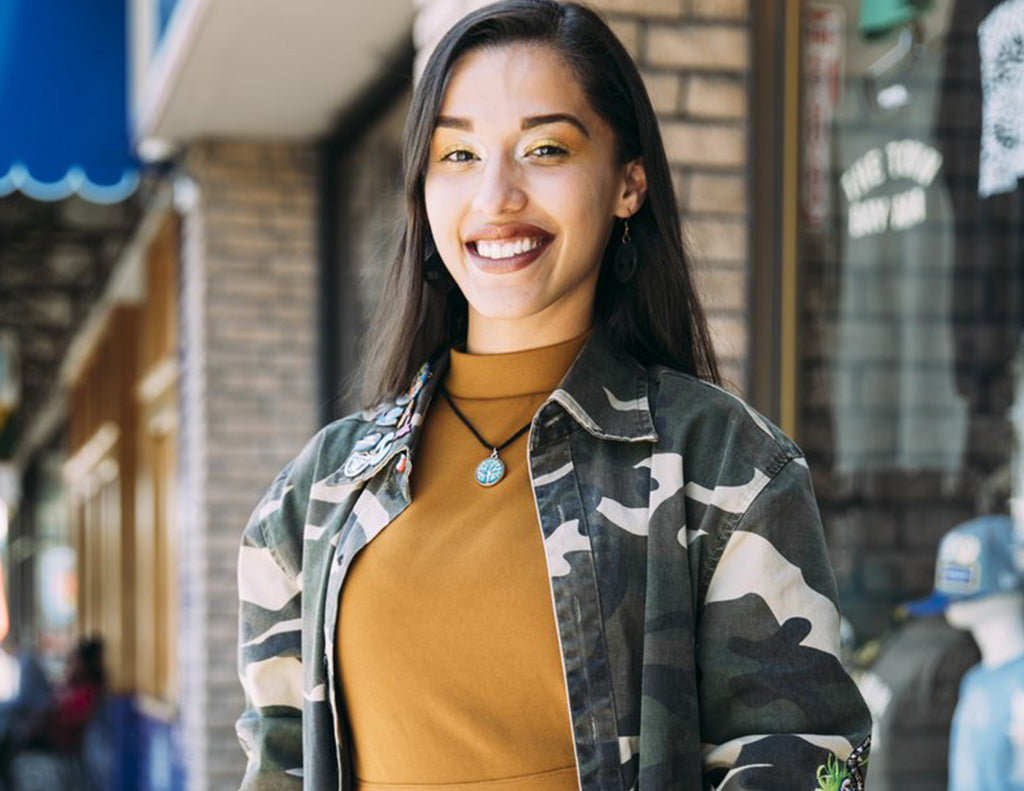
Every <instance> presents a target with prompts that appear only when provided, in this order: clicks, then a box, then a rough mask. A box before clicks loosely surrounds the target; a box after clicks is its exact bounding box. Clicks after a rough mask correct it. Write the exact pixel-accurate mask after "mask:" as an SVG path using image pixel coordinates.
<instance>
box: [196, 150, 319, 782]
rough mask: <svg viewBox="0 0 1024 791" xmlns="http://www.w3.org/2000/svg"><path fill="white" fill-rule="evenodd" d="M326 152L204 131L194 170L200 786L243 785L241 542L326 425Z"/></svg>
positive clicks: (197, 756)
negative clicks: (321, 360)
mask: <svg viewBox="0 0 1024 791" xmlns="http://www.w3.org/2000/svg"><path fill="white" fill-rule="evenodd" d="M314 164H315V159H314V156H313V151H312V149H310V148H307V147H304V146H301V145H287V144H263V143H256V142H234V141H232V142H217V141H215V142H202V143H197V144H194V145H193V146H191V147H190V149H189V150H188V152H187V156H186V159H185V166H184V169H185V171H186V172H187V173H188V175H189V176H190V177H191V178H192V179H193V180H194V182H195V184H196V186H197V187H198V191H197V196H198V197H197V200H196V201H195V202H194V204H193V205H191V206H186V207H184V216H183V224H182V231H183V237H184V238H183V252H182V278H181V283H182V285H181V288H182V295H181V296H182V298H181V302H180V304H181V316H180V319H181V336H180V337H181V345H182V349H181V353H182V373H181V459H180V463H181V480H182V486H181V499H180V521H181V529H182V535H181V537H180V540H179V546H180V559H181V570H180V603H181V612H180V626H181V628H180V632H179V634H180V635H181V638H180V639H181V644H180V648H179V650H180V661H181V702H182V718H183V726H184V727H183V734H184V740H185V744H184V745H183V747H184V752H185V757H186V766H187V771H188V788H189V789H190V791H222V790H223V791H227V789H232V791H234V789H237V788H238V783H239V781H240V779H241V774H242V771H243V767H244V757H243V754H242V752H241V749H240V747H239V746H238V744H237V741H236V739H235V735H234V721H235V719H236V718H237V716H238V715H239V714H240V712H241V710H242V706H243V699H242V693H241V688H240V686H239V683H238V678H237V670H236V660H235V656H236V640H237V618H238V615H237V612H238V610H237V589H236V557H237V550H238V542H239V539H240V536H241V531H242V527H243V526H244V524H245V522H246V520H247V518H248V516H249V513H250V511H251V510H252V508H253V506H254V505H255V504H256V501H257V500H258V499H259V497H260V495H261V494H262V492H263V491H264V490H265V489H266V487H267V486H269V484H270V482H271V480H272V479H273V477H274V476H275V475H276V473H277V472H278V470H279V469H280V468H281V466H282V465H283V464H284V463H285V462H286V461H288V459H290V458H291V457H292V456H294V455H295V454H296V453H297V452H298V450H299V449H300V448H301V446H302V445H303V444H304V442H305V441H306V440H307V439H308V438H309V437H310V436H312V434H313V433H314V432H315V431H316V429H317V427H318V426H317V420H318V409H317V404H316V386H315V385H316V381H315V380H316V360H317V355H316V271H317V270H316V257H315V244H314V242H315V199H316V192H315V180H314V179H315V170H314Z"/></svg>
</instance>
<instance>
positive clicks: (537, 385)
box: [444, 330, 590, 399]
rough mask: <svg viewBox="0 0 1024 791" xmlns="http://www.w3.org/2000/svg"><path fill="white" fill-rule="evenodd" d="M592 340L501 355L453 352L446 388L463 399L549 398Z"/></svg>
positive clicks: (580, 339)
mask: <svg viewBox="0 0 1024 791" xmlns="http://www.w3.org/2000/svg"><path fill="white" fill-rule="evenodd" d="M589 336H590V330H587V331H586V332H585V333H583V334H582V335H578V336H576V337H575V338H570V339H569V340H567V341H562V342H561V343H556V344H553V345H551V346H541V347H538V348H536V349H524V350H522V351H517V352H505V353H502V354H469V353H468V352H462V351H459V350H458V349H452V350H451V357H450V362H449V368H448V373H447V375H446V377H445V380H444V384H445V387H446V388H447V389H448V392H449V393H451V394H452V395H453V396H456V397H461V398H481V399H482V398H510V397H515V396H524V395H536V394H547V393H550V392H551V391H552V390H554V389H555V388H556V387H558V383H559V382H561V381H562V377H563V376H565V372H566V371H567V370H569V366H570V365H572V361H573V360H574V359H576V355H577V354H579V351H580V349H581V348H582V347H583V344H584V343H585V342H586V340H587V338H588V337H589Z"/></svg>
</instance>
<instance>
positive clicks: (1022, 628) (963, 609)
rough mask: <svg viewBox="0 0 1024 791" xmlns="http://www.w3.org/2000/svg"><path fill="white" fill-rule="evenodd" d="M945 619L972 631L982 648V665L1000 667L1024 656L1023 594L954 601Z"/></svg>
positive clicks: (979, 646) (958, 626)
mask: <svg viewBox="0 0 1024 791" xmlns="http://www.w3.org/2000/svg"><path fill="white" fill-rule="evenodd" d="M946 620H947V621H948V622H949V625H950V626H952V627H953V628H954V629H963V630H964V631H968V632H970V633H971V636H972V637H974V641H975V642H976V643H977V644H978V650H980V651H981V664H982V665H984V666H985V667H998V666H999V665H1003V664H1006V663H1007V662H1009V661H1011V660H1014V659H1018V658H1019V657H1022V656H1024V593H1022V592H1011V593H997V594H995V595H993V596H985V597H983V598H981V599H968V600H966V601H958V602H952V603H951V604H950V605H949V606H948V607H946Z"/></svg>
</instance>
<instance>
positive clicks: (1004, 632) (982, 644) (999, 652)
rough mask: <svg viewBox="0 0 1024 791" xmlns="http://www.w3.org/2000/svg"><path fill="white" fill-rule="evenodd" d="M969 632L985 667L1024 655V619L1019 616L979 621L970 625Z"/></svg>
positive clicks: (997, 664) (996, 665)
mask: <svg viewBox="0 0 1024 791" xmlns="http://www.w3.org/2000/svg"><path fill="white" fill-rule="evenodd" d="M1018 615H1019V614H1018ZM971 634H972V635H974V641H975V642H976V643H977V644H978V649H979V650H980V651H981V661H982V663H983V664H984V665H986V666H987V667H998V666H999V665H1002V664H1005V663H1007V662H1009V661H1010V660H1012V659H1016V658H1017V657H1019V656H1024V621H1022V620H1021V618H1019V617H1017V618H1007V619H999V620H988V621H981V622H980V623H977V624H975V625H974V626H972V627H971Z"/></svg>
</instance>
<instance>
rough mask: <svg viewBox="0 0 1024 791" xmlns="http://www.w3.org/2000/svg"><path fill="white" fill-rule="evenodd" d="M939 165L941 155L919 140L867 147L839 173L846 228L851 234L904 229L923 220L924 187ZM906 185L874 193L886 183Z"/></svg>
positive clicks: (897, 141)
mask: <svg viewBox="0 0 1024 791" xmlns="http://www.w3.org/2000/svg"><path fill="white" fill-rule="evenodd" d="M940 167H942V154H940V153H939V152H938V151H937V150H936V149H935V148H933V147H932V146H930V145H928V144H927V143H924V142H922V141H920V140H913V139H907V140H893V141H892V142H890V143H886V144H885V145H884V146H879V147H876V148H872V149H871V150H870V151H868V152H867V153H866V154H864V155H863V156H861V157H860V158H859V159H858V160H857V161H856V162H854V163H853V164H852V165H850V167H849V168H848V169H847V170H846V172H845V173H843V175H842V177H841V178H840V179H839V184H840V186H841V187H842V188H843V192H844V193H845V195H846V199H847V200H848V201H849V203H850V206H849V214H848V215H847V233H848V234H849V235H850V237H851V238H853V239H859V238H861V237H862V236H873V235H875V234H880V233H885V232H886V231H905V230H907V229H908V228H913V227H914V226H915V225H920V224H921V223H923V222H925V221H926V220H927V219H928V202H927V200H926V199H925V191H926V190H927V189H928V188H929V187H930V186H931V185H932V182H933V181H935V176H936V175H937V174H938V172H939V168H940ZM900 179H903V180H906V181H909V182H910V183H911V184H912V186H910V187H909V188H908V189H905V190H903V191H900V192H896V193H895V194H891V195H875V194H873V193H874V192H875V191H876V190H880V189H881V188H883V187H885V186H886V185H887V184H889V183H891V182H896V181H897V180H900Z"/></svg>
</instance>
